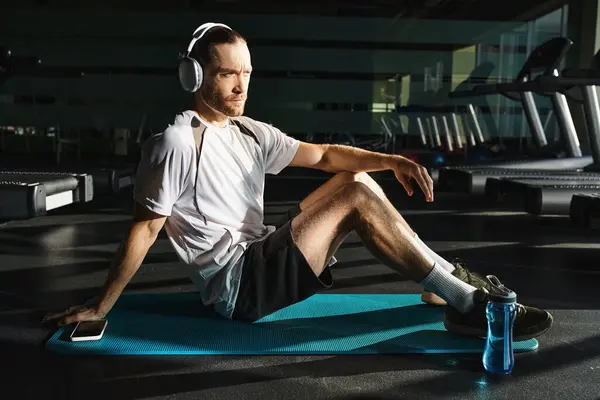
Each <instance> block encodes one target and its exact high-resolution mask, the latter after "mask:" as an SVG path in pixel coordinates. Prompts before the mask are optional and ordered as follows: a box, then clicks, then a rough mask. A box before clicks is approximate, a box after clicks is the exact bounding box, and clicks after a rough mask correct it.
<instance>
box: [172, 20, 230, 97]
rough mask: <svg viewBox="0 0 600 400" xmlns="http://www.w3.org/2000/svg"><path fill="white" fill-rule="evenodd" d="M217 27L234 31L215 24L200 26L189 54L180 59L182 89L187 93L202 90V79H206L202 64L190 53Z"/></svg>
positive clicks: (190, 45)
mask: <svg viewBox="0 0 600 400" xmlns="http://www.w3.org/2000/svg"><path fill="white" fill-rule="evenodd" d="M216 26H222V27H224V28H227V29H229V30H232V29H231V28H230V27H228V26H227V25H224V24H219V23H215V22H207V23H205V24H202V25H200V27H198V29H196V30H195V31H194V35H193V36H192V41H191V42H190V44H189V46H188V48H187V52H186V53H185V54H184V55H182V57H181V58H180V59H179V65H178V67H177V69H178V72H179V83H181V87H183V90H185V91H187V92H192V93H194V92H195V91H197V90H198V89H200V86H202V79H203V78H204V71H203V70H202V65H200V63H199V62H198V61H197V60H195V59H194V58H191V57H190V53H191V52H192V49H193V48H194V45H195V44H196V42H197V41H198V40H200V39H202V36H204V34H205V33H206V32H208V31H209V30H210V29H212V28H214V27H216Z"/></svg>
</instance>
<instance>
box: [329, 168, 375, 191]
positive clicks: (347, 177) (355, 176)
mask: <svg viewBox="0 0 600 400" xmlns="http://www.w3.org/2000/svg"><path fill="white" fill-rule="evenodd" d="M337 176H339V179H340V180H342V181H343V182H344V184H348V183H356V182H358V183H362V184H363V185H365V186H366V187H368V188H369V189H371V191H372V192H373V193H375V194H376V195H377V196H378V197H381V196H382V195H383V191H382V189H381V187H380V186H379V185H378V184H377V182H375V180H374V179H373V178H372V177H371V175H369V174H368V173H366V172H347V171H345V172H339V173H338V174H337Z"/></svg>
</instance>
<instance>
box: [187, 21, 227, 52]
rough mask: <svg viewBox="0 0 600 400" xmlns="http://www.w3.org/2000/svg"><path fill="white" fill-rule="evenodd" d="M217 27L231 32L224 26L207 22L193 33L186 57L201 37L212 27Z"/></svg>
mask: <svg viewBox="0 0 600 400" xmlns="http://www.w3.org/2000/svg"><path fill="white" fill-rule="evenodd" d="M217 26H222V27H223V28H227V29H229V30H232V29H231V28H230V27H228V26H227V25H225V24H220V23H215V22H207V23H205V24H202V25H200V26H199V27H198V28H197V29H196V30H195V31H194V34H193V35H192V41H191V42H190V44H189V46H188V48H187V54H186V57H187V56H189V55H190V53H191V52H192V49H193V48H194V45H195V44H196V42H197V41H198V40H200V39H202V37H203V36H204V34H205V33H206V32H208V31H209V30H211V29H212V28H214V27H217Z"/></svg>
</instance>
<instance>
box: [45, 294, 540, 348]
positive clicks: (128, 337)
mask: <svg viewBox="0 0 600 400" xmlns="http://www.w3.org/2000/svg"><path fill="white" fill-rule="evenodd" d="M203 310H205V308H204V307H203V305H202V303H201V301H200V297H199V296H198V294H197V293H169V294H128V295H123V296H121V298H120V299H119V300H118V301H117V303H116V304H115V306H114V307H113V309H112V310H111V312H110V313H109V314H108V316H107V319H108V326H107V327H106V331H105V333H104V337H103V338H102V339H101V340H97V341H88V342H70V341H69V339H68V335H69V333H70V330H69V331H65V330H64V328H61V329H59V330H58V331H57V332H56V333H55V334H54V335H53V336H52V338H50V340H49V341H48V342H47V343H46V348H47V349H49V350H51V351H54V352H58V353H63V354H101V355H132V354H136V355H140V354H146V355H156V354H206V355H208V354H401V353H482V352H483V348H484V343H485V340H483V339H479V338H471V337H464V336H459V335H454V334H452V333H449V332H448V331H446V329H445V328H444V325H443V322H442V321H443V316H444V307H433V306H428V305H425V304H423V303H422V302H421V300H420V295H417V294H402V295H397V294H318V295H314V296H312V297H310V298H309V299H307V300H305V301H303V302H301V303H298V304H294V305H293V306H290V307H287V308H285V309H283V310H280V311H278V312H276V313H274V314H271V315H269V316H267V317H265V318H263V319H261V320H260V321H257V322H255V323H253V324H248V323H243V322H237V321H231V320H227V319H224V318H221V317H218V316H216V315H214V314H208V313H206V311H203ZM537 347H538V342H537V340H535V339H531V340H527V341H522V342H515V351H517V352H522V351H531V350H535V349H537Z"/></svg>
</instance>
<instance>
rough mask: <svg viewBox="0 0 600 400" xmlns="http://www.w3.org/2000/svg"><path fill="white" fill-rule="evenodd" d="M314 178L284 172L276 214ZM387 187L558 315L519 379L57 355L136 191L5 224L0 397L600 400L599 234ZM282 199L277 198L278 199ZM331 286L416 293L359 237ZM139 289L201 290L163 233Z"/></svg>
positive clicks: (472, 364) (414, 358)
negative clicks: (58, 323) (54, 316)
mask: <svg viewBox="0 0 600 400" xmlns="http://www.w3.org/2000/svg"><path fill="white" fill-rule="evenodd" d="M317 183H318V181H311V182H309V183H307V182H301V180H299V179H298V180H296V179H293V180H291V179H287V178H284V179H274V180H271V181H270V183H269V184H268V185H267V195H266V197H267V200H268V204H267V207H266V213H267V215H266V222H270V221H273V220H274V219H275V218H277V216H278V214H279V213H281V212H283V210H285V209H286V208H287V207H288V206H289V205H291V204H292V203H290V202H284V203H281V201H294V200H300V199H301V198H302V196H304V195H306V194H307V193H308V190H310V188H311V187H312V186H311V185H314V184H317ZM391 183H392V182H387V183H386V185H385V188H386V189H387V190H388V193H389V195H390V197H391V199H392V201H393V202H394V204H395V205H396V206H397V208H398V209H399V210H400V211H401V212H402V214H403V215H404V216H405V218H406V219H407V220H408V222H409V223H410V224H411V225H412V226H413V227H414V229H415V230H416V231H417V232H418V233H419V235H420V236H421V238H422V239H423V240H424V241H426V242H427V243H429V245H430V247H432V248H433V249H434V250H436V251H438V252H439V253H440V254H441V255H443V256H444V257H446V258H447V259H452V258H454V257H460V258H462V259H463V260H465V261H466V262H467V265H468V266H469V267H470V268H471V269H472V270H474V271H476V272H480V273H494V274H496V275H498V276H499V277H500V278H501V279H502V280H503V282H504V283H505V284H506V285H507V286H509V287H511V288H513V289H514V290H515V291H516V292H517V293H518V295H519V300H520V301H521V302H523V303H526V304H531V305H535V306H538V307H544V308H547V309H549V310H551V312H552V313H553V315H554V318H555V324H554V326H553V328H552V329H551V330H550V331H548V332H547V333H546V334H545V335H543V336H541V337H540V338H539V341H540V347H539V349H538V350H537V351H535V352H532V353H527V354H518V355H517V356H516V365H515V369H514V371H513V373H512V375H510V376H504V377H499V376H493V375H488V374H486V373H485V372H484V371H483V369H482V367H481V358H480V355H470V354H469V355H460V354H458V355H393V356H392V355H380V356H342V355H335V356H189V357H179V356H170V357H162V356H161V357H158V356H157V357H131V356H130V357H116V356H114V357H67V356H59V355H55V354H49V353H47V352H46V351H45V350H44V348H43V344H44V342H45V341H46V340H47V338H48V337H49V336H50V335H51V334H52V332H53V328H52V327H48V326H43V325H41V324H40V322H39V321H40V318H41V317H42V316H43V315H44V313H45V312H46V311H49V310H54V309H61V308H63V307H67V306H70V305H73V304H75V303H78V302H82V301H84V300H86V299H87V298H89V297H91V296H94V295H96V294H97V293H98V289H99V287H100V286H101V285H102V283H103V281H104V279H105V276H106V269H107V266H108V264H109V262H110V260H111V258H112V255H113V252H114V251H115V250H116V248H117V246H118V244H119V241H120V240H121V239H122V238H123V236H124V234H125V229H126V227H127V225H128V222H129V220H130V217H129V212H130V209H131V200H130V197H129V195H127V194H126V195H124V196H123V197H122V198H114V199H111V201H110V202H109V203H107V204H104V205H102V204H100V205H97V206H96V207H95V208H87V209H78V210H77V209H69V210H66V209H63V210H60V211H58V212H56V213H53V214H52V215H49V216H46V217H42V218H38V219H34V220H28V221H12V222H7V223H4V224H2V225H0V357H1V359H2V364H1V365H2V373H0V383H1V384H0V397H1V398H4V399H80V400H87V399H96V398H98V399H106V400H112V399H146V398H168V399H213V398H214V399H216V398H218V399H291V398H294V399H296V398H297V399H322V398H323V399H325V398H327V399H399V398H418V399H422V398H444V399H506V398H514V399H597V398H600V297H599V293H600V243H599V242H600V233H599V232H594V231H586V230H582V229H577V228H574V227H573V226H572V225H571V223H570V221H569V219H568V218H541V219H540V218H535V217H531V216H529V215H527V214H523V213H512V212H506V211H501V210H489V209H488V208H486V207H485V205H482V204H481V203H479V202H478V201H474V200H473V199H469V198H467V197H463V196H450V195H444V194H441V193H438V194H437V195H436V201H435V203H433V204H425V203H424V202H422V201H421V199H420V198H419V197H418V196H416V197H415V198H413V199H408V198H407V197H406V196H404V195H403V194H402V193H401V187H400V185H397V186H396V185H393V184H391ZM274 200H277V201H278V202H273V201H274ZM337 258H338V259H339V263H338V264H337V266H336V267H335V268H334V278H335V285H334V288H333V289H332V290H331V292H334V293H413V292H414V293H418V292H420V288H419V286H418V285H416V284H415V283H412V282H409V281H406V280H404V279H403V277H402V276H400V275H398V274H396V273H395V272H393V271H392V270H390V269H388V268H387V267H385V266H383V265H381V264H380V263H379V262H378V261H377V260H375V259H374V258H373V257H372V256H371V255H370V254H369V253H368V252H367V250H366V249H365V248H364V247H362V245H361V244H360V242H359V240H358V238H357V237H356V236H355V235H351V236H350V237H349V238H348V240H347V241H346V242H345V243H344V244H343V246H342V248H341V249H340V251H339V252H338V254H337ZM127 290H128V291H131V292H134V291H135V292H162V291H188V290H194V288H193V287H192V286H191V284H190V282H189V281H188V280H187V278H186V277H185V274H184V271H183V268H182V266H181V265H179V264H178V262H177V258H176V256H175V254H174V253H173V252H172V250H171V248H170V244H169V243H168V240H167V239H166V237H165V236H163V235H161V237H160V238H159V240H158V241H157V243H156V244H155V246H154V247H153V248H152V249H151V251H150V253H149V254H148V256H147V257H146V259H145V261H144V264H143V266H142V268H141V269H140V271H139V272H138V274H137V275H136V276H135V277H134V279H133V280H132V282H131V283H130V284H129V286H128V287H127Z"/></svg>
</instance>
